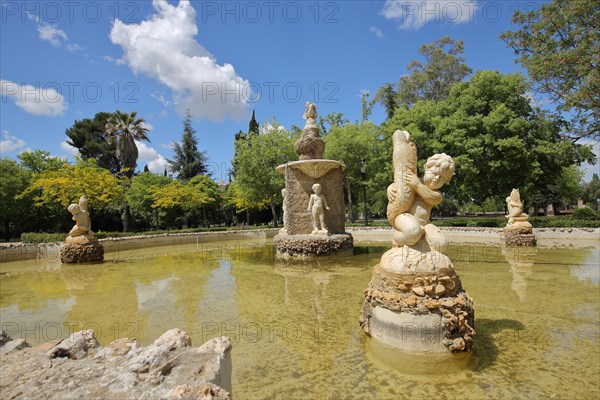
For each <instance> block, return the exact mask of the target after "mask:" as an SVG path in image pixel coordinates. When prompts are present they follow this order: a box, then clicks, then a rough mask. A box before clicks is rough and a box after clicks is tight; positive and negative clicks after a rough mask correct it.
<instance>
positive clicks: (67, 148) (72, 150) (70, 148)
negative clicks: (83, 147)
mask: <svg viewBox="0 0 600 400" xmlns="http://www.w3.org/2000/svg"><path fill="white" fill-rule="evenodd" d="M60 148H61V149H63V150H64V151H66V152H67V153H69V154H70V155H71V156H78V157H79V150H78V149H77V147H73V146H71V145H70V144H69V143H67V141H66V140H65V141H62V142H60Z"/></svg>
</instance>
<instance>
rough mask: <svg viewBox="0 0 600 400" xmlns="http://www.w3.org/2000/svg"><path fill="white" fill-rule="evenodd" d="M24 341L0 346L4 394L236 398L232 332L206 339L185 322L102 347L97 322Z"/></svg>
mask: <svg viewBox="0 0 600 400" xmlns="http://www.w3.org/2000/svg"><path fill="white" fill-rule="evenodd" d="M3 335H4V333H3ZM8 339H10V338H8ZM20 341H23V339H16V340H12V341H11V340H9V341H8V342H7V343H6V344H4V345H2V346H0V382H1V387H2V398H7V399H13V398H26V399H168V400H176V399H177V400H180V399H206V400H210V399H213V400H225V399H231V396H230V393H231V365H232V364H231V340H230V339H229V338H227V337H225V336H222V337H218V338H213V339H211V340H209V341H208V342H206V343H204V344H203V345H202V346H200V347H192V340H191V338H190V337H189V336H188V334H187V333H185V332H183V331H182V330H180V329H171V330H169V331H167V332H166V333H164V334H163V335H162V336H161V337H159V338H158V339H156V340H155V341H154V343H153V344H151V345H150V346H147V347H143V346H141V345H140V344H139V343H138V342H137V341H136V340H135V339H131V338H123V339H117V340H115V341H114V342H112V343H110V344H109V345H107V346H106V347H102V346H100V345H99V343H98V342H97V341H96V338H95V337H94V332H93V331H91V330H85V331H81V332H77V333H73V334H72V335H71V336H70V337H69V338H68V339H65V340H62V341H60V342H59V343H48V344H45V345H41V346H38V347H36V348H28V347H29V345H27V343H26V342H25V345H26V346H23V345H22V343H21V342H20ZM23 342H24V341H23ZM13 343H17V344H20V345H12V344H13Z"/></svg>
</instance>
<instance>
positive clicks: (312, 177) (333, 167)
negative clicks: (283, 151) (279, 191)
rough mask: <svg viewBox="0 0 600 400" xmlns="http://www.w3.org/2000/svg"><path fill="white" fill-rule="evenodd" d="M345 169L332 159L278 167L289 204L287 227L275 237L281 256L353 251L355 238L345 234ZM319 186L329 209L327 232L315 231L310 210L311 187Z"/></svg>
mask: <svg viewBox="0 0 600 400" xmlns="http://www.w3.org/2000/svg"><path fill="white" fill-rule="evenodd" d="M344 169H345V166H344V165H343V164H342V163H340V162H338V161H333V160H322V159H316V160H300V161H294V162H290V163H287V164H283V165H280V166H278V167H277V172H279V173H280V174H283V175H284V176H285V192H286V201H285V205H284V208H285V210H284V221H283V223H284V227H285V230H282V231H281V232H280V233H279V234H278V235H277V236H275V247H276V249H277V253H278V254H282V255H288V256H310V255H327V254H333V253H335V252H337V251H340V250H344V249H352V235H350V234H349V233H346V231H345V220H346V216H345V210H344V184H343V179H344V175H343V171H344ZM315 183H319V184H320V185H321V187H322V195H323V196H324V197H325V199H327V205H328V206H329V210H326V211H325V212H324V218H325V225H326V226H327V232H324V231H319V234H311V233H312V232H313V225H312V216H311V211H310V210H309V209H308V205H309V202H310V196H311V194H312V187H313V185H314V184H315Z"/></svg>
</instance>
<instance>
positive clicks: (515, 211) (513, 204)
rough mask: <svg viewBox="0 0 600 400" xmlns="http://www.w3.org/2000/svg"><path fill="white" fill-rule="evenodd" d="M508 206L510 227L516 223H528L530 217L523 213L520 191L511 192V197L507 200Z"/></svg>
mask: <svg viewBox="0 0 600 400" xmlns="http://www.w3.org/2000/svg"><path fill="white" fill-rule="evenodd" d="M506 205H507V207H508V215H507V216H506V218H508V225H512V224H514V223H515V222H527V220H528V219H529V215H527V214H525V213H524V212H523V203H522V202H521V194H520V193H519V189H513V190H512V192H510V196H508V197H507V198H506Z"/></svg>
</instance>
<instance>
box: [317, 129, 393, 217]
mask: <svg viewBox="0 0 600 400" xmlns="http://www.w3.org/2000/svg"><path fill="white" fill-rule="evenodd" d="M325 141H326V146H325V153H324V155H323V156H324V157H325V158H327V159H332V160H337V161H340V162H341V163H343V164H345V165H346V168H347V169H346V173H345V187H346V199H347V201H348V203H347V204H348V211H349V215H350V220H351V221H354V213H353V204H354V200H355V199H356V198H357V197H359V198H361V199H362V196H363V190H362V187H363V185H367V187H368V188H369V189H370V188H371V186H372V183H373V182H374V181H375V180H374V177H375V175H376V174H377V172H378V170H381V165H382V164H381V163H380V161H381V160H380V159H379V157H378V155H379V154H380V153H381V151H380V150H381V146H382V141H381V139H380V138H379V130H378V128H377V126H376V125H375V124H373V123H371V122H368V121H367V122H364V123H362V124H346V125H343V126H334V127H332V128H331V131H330V132H329V134H328V135H327V136H326V137H325ZM386 164H389V161H388V162H387V163H386ZM386 164H383V165H386ZM363 165H364V167H365V171H366V177H367V179H368V180H367V181H364V180H363V176H362V172H361V167H362V166H363ZM386 187H387V186H386ZM370 194H371V193H370ZM375 199H377V196H374V197H372V196H368V198H367V200H368V202H369V203H370V204H369V206H370V207H369V208H370V209H373V207H372V202H373V201H374V200H375Z"/></svg>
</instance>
